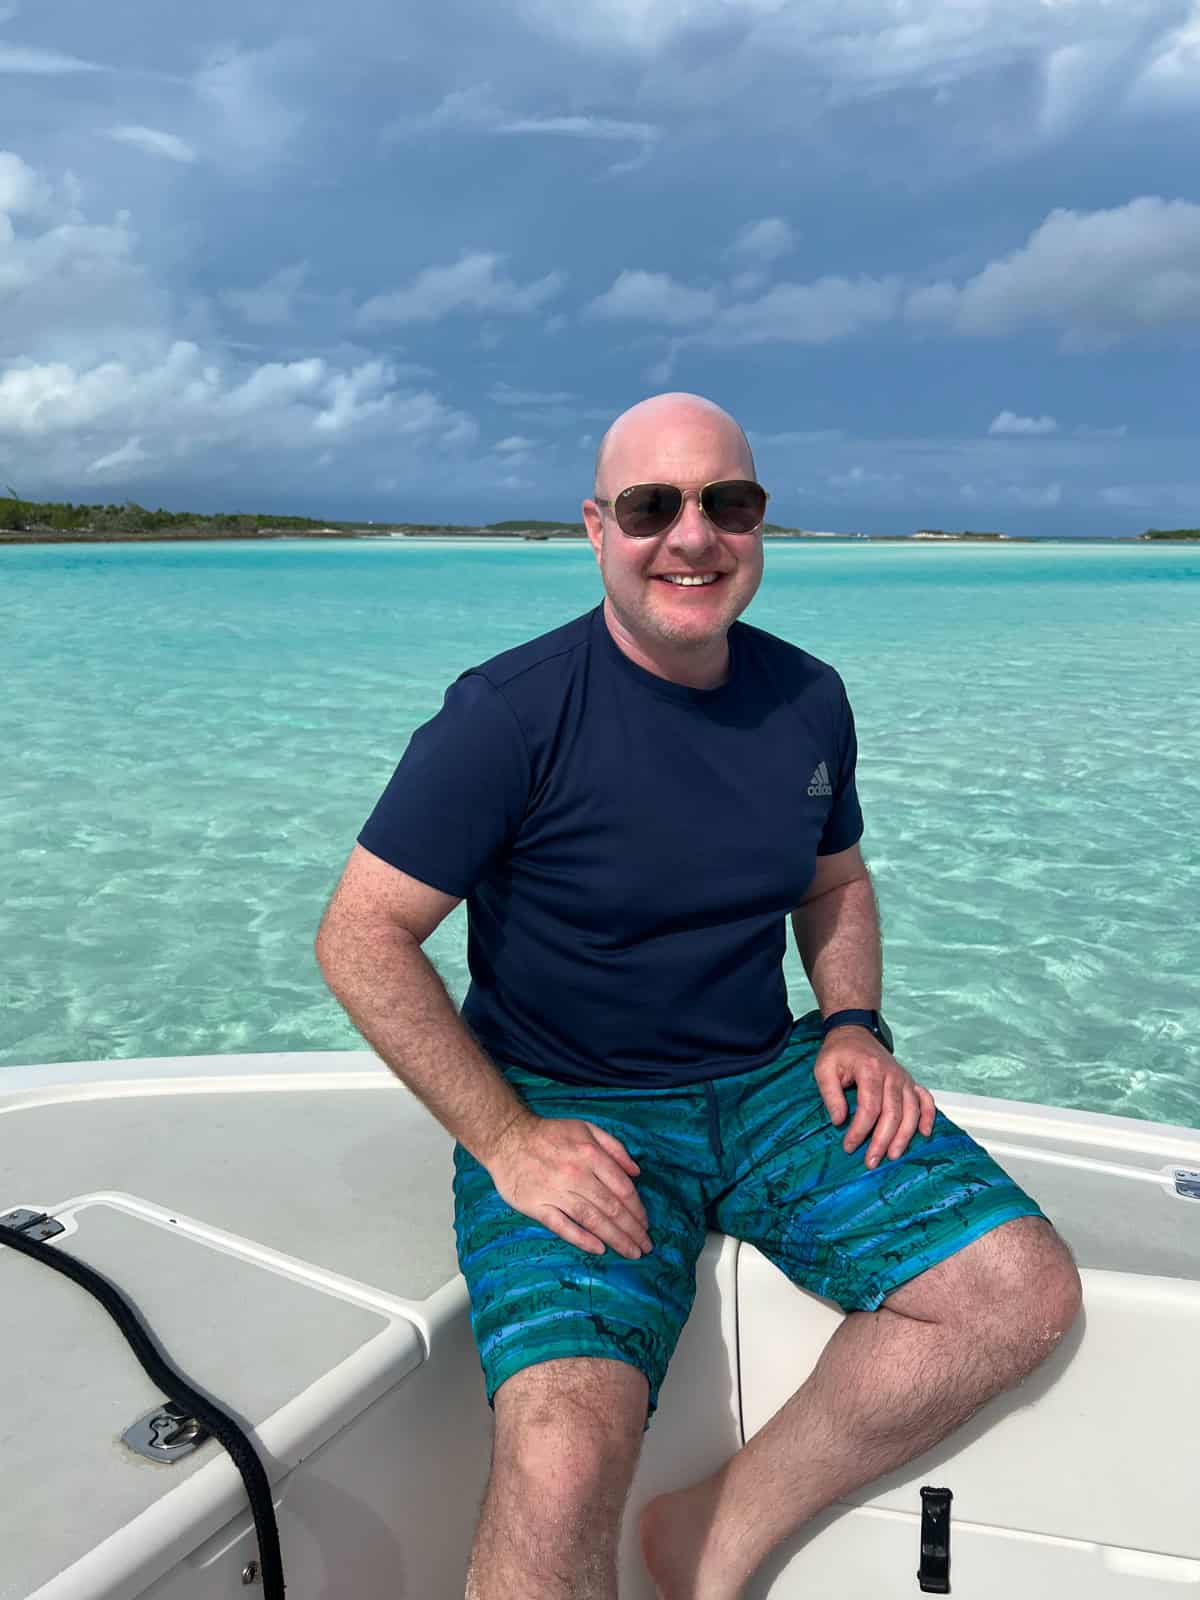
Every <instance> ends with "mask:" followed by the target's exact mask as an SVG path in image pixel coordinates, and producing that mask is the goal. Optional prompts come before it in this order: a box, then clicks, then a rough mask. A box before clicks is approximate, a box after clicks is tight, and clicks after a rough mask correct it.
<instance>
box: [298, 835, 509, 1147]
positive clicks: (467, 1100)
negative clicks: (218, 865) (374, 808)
mask: <svg viewBox="0 0 1200 1600" xmlns="http://www.w3.org/2000/svg"><path fill="white" fill-rule="evenodd" d="M458 904H459V901H458V900H457V899H456V898H455V897H454V896H453V895H449V894H443V893H442V892H441V890H439V889H434V888H433V887H431V886H430V885H429V884H426V883H421V882H419V881H418V880H417V879H416V878H412V877H409V875H408V874H407V873H404V872H401V871H399V869H398V868H396V867H393V866H390V865H389V864H388V863H387V862H385V861H381V860H380V859H379V858H378V857H377V856H373V855H372V854H371V852H370V851H369V850H365V849H363V847H362V845H360V844H356V845H355V846H354V849H353V851H352V852H351V855H350V859H349V861H348V862H347V864H346V870H345V872H344V873H343V875H342V879H341V882H340V883H339V884H338V886H337V889H336V890H335V891H334V895H333V898H332V899H331V901H330V902H329V906H328V909H327V910H326V912H325V915H324V917H323V918H322V921H321V926H320V928H319V930H318V932H317V940H316V957H317V962H318V964H319V966H320V968H321V972H322V974H323V976H324V978H325V982H326V983H327V984H328V985H329V987H330V989H331V990H332V991H333V994H334V996H335V997H336V999H337V1000H338V1001H339V1003H340V1004H341V1006H342V1007H343V1009H344V1010H345V1012H346V1014H347V1015H348V1016H349V1018H350V1020H351V1022H353V1024H354V1026H355V1027H356V1028H357V1029H358V1031H359V1033H361V1034H362V1036H363V1038H364V1039H365V1040H366V1041H367V1043H368V1044H369V1045H370V1046H371V1048H372V1050H374V1052H375V1054H376V1055H377V1056H379V1057H380V1059H381V1060H382V1061H385V1062H386V1063H387V1065H388V1066H389V1067H390V1068H391V1069H392V1071H393V1072H394V1073H395V1074H396V1076H397V1077H398V1078H399V1079H400V1080H401V1082H403V1083H404V1084H406V1085H407V1086H408V1088H409V1089H411V1090H412V1092H413V1094H415V1095H416V1096H417V1098H418V1099H419V1100H420V1101H421V1102H422V1103H423V1104H424V1105H425V1106H427V1107H428V1109H429V1110H430V1111H431V1112H432V1113H433V1115H434V1116H435V1117H436V1118H437V1119H438V1121H439V1122H440V1123H441V1124H442V1126H443V1127H444V1128H446V1129H448V1131H449V1132H450V1133H451V1134H453V1136H454V1137H455V1138H456V1139H457V1140H458V1142H459V1143H460V1144H461V1145H463V1146H464V1147H465V1148H466V1149H467V1150H469V1151H470V1153H471V1154H472V1155H473V1156H474V1157H475V1159H476V1160H477V1161H478V1162H480V1163H481V1165H484V1166H486V1165H487V1164H488V1161H489V1159H490V1158H491V1156H492V1154H493V1152H494V1150H495V1148H496V1146H497V1144H498V1143H499V1141H500V1139H501V1138H502V1137H503V1135H504V1134H505V1133H506V1132H507V1130H508V1129H509V1128H510V1127H511V1126H512V1125H513V1124H514V1123H516V1122H519V1121H521V1120H522V1119H526V1120H533V1113H532V1112H531V1111H529V1110H528V1108H527V1107H526V1106H525V1105H524V1103H523V1102H522V1101H521V1100H520V1099H519V1098H518V1096H517V1095H516V1093H515V1091H514V1090H513V1089H512V1088H511V1087H510V1086H509V1084H508V1083H507V1082H506V1081H505V1079H504V1078H503V1077H502V1076H501V1074H500V1073H499V1072H498V1071H497V1070H496V1068H495V1066H493V1064H492V1063H491V1061H489V1060H488V1058H487V1056H486V1055H485V1054H484V1053H483V1051H482V1050H481V1049H480V1048H479V1046H478V1044H477V1043H476V1042H475V1039H474V1038H473V1036H472V1035H471V1033H470V1030H469V1029H468V1028H467V1026H466V1024H465V1023H464V1022H463V1021H462V1019H461V1018H460V1017H459V1015H458V1012H457V1011H456V1010H455V1008H454V1003H453V1001H452V1000H451V999H450V996H449V994H448V993H447V992H446V987H445V985H444V984H443V982H442V980H441V978H439V976H438V974H437V972H436V970H435V969H434V967H433V964H432V963H431V962H430V960H429V958H428V956H426V955H425V953H424V951H423V950H422V949H421V946H422V944H423V943H424V942H425V940H426V939H427V938H428V937H429V935H430V934H431V933H432V932H433V930H434V929H435V928H436V927H437V926H438V924H439V923H440V922H442V921H443V919H444V918H445V917H447V916H448V915H449V914H450V912H451V911H453V910H454V908H455V906H456V905H458Z"/></svg>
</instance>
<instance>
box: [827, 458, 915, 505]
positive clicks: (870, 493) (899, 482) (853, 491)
mask: <svg viewBox="0 0 1200 1600" xmlns="http://www.w3.org/2000/svg"><path fill="white" fill-rule="evenodd" d="M825 482H826V485H827V486H828V487H829V488H830V489H831V490H832V491H833V492H834V494H835V495H846V496H849V497H853V496H855V495H861V496H865V497H866V498H867V499H877V498H879V497H880V496H883V497H886V498H890V497H892V496H894V495H896V494H897V493H898V492H899V491H900V489H901V488H902V487H903V484H904V478H903V475H902V474H901V473H898V472H873V471H871V470H870V469H869V468H867V467H864V466H861V465H858V466H853V467H851V468H850V470H849V472H831V473H829V474H828V476H827V477H826V479H825Z"/></svg>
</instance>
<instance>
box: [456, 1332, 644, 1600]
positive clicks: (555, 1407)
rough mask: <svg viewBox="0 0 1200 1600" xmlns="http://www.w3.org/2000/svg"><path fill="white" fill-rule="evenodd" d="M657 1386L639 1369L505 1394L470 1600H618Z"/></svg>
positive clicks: (606, 1363) (591, 1373)
mask: <svg viewBox="0 0 1200 1600" xmlns="http://www.w3.org/2000/svg"><path fill="white" fill-rule="evenodd" d="M648 1397H649V1384H648V1383H647V1381H646V1377H645V1374H644V1373H642V1372H640V1371H639V1370H638V1368H636V1367H634V1366H631V1365H630V1364H629V1363H628V1362H624V1361H615V1360H607V1359H604V1358H602V1357H595V1356H572V1357H565V1358H563V1359H561V1360H556V1361H546V1362H541V1363H539V1364H538V1365H536V1366H532V1367H524V1368H522V1370H521V1371H520V1372H517V1373H514V1375H513V1376H512V1377H511V1378H509V1379H508V1380H507V1381H506V1382H504V1383H502V1384H501V1385H500V1387H499V1388H498V1389H497V1390H496V1393H495V1397H494V1399H495V1410H496V1432H495V1441H494V1444H493V1449H492V1470H491V1474H490V1476H489V1478H488V1486H487V1492H486V1494H485V1496H484V1501H483V1508H482V1511H481V1513H480V1519H479V1526H478V1528H477V1530H476V1534H475V1542H474V1545H473V1547H472V1551H471V1565H470V1569H469V1571H468V1574H467V1587H466V1597H465V1600H514V1597H515V1596H520V1597H521V1600H617V1564H616V1560H617V1558H616V1551H617V1539H618V1536H619V1533H620V1527H621V1516H622V1513H623V1511H624V1507H625V1500H626V1497H627V1496H628V1493H629V1486H630V1483H631V1482H632V1479H633V1474H634V1470H635V1468H636V1466H637V1462H638V1457H639V1456H640V1454H641V1445H642V1435H643V1429H644V1426H645V1422H646V1406H647V1401H648Z"/></svg>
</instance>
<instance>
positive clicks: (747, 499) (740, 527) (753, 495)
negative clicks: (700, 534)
mask: <svg viewBox="0 0 1200 1600" xmlns="http://www.w3.org/2000/svg"><path fill="white" fill-rule="evenodd" d="M704 509H705V512H706V513H707V514H708V517H709V519H710V521H712V522H715V523H716V525H717V527H718V528H723V529H724V530H725V532H726V533H749V532H750V531H751V530H752V529H754V528H757V527H758V525H759V523H760V522H761V521H762V519H763V512H764V511H765V510H766V509H767V496H766V491H765V490H764V489H763V488H761V487H760V485H759V484H757V483H752V482H751V481H750V480H749V479H745V480H742V479H739V480H737V481H729V482H727V483H714V484H710V485H709V487H708V488H707V489H706V490H705V491H704Z"/></svg>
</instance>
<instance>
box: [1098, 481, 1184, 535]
mask: <svg viewBox="0 0 1200 1600" xmlns="http://www.w3.org/2000/svg"><path fill="white" fill-rule="evenodd" d="M1100 499H1101V500H1102V501H1103V502H1104V504H1105V505H1106V506H1114V507H1118V508H1124V507H1131V508H1135V509H1137V510H1140V511H1142V512H1147V511H1153V512H1168V513H1178V512H1181V511H1182V512H1185V513H1186V514H1187V526H1189V527H1191V526H1192V525H1193V524H1194V523H1195V521H1196V516H1195V512H1196V506H1197V505H1200V483H1119V484H1112V485H1110V486H1109V487H1108V488H1106V489H1101V491H1100Z"/></svg>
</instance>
